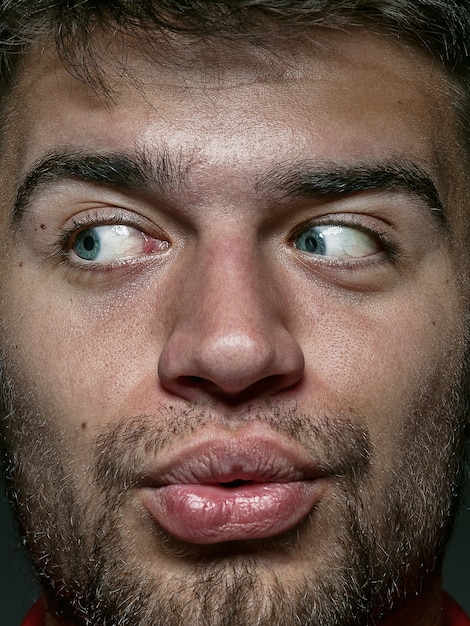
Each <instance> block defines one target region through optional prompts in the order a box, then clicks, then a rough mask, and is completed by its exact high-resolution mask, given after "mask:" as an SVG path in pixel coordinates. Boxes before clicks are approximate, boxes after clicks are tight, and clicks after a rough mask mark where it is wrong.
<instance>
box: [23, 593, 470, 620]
mask: <svg viewBox="0 0 470 626" xmlns="http://www.w3.org/2000/svg"><path fill="white" fill-rule="evenodd" d="M443 612H444V622H443V624H444V626H470V618H469V617H467V615H466V614H465V613H464V612H463V611H462V609H461V608H460V607H459V605H458V604H457V602H455V601H454V600H452V598H451V597H450V596H448V595H447V594H444V600H443ZM22 626H44V611H43V606H42V602H41V600H38V602H36V604H35V605H34V606H33V608H32V609H31V611H30V612H29V613H28V615H27V616H26V619H25V620H24V622H23V624H22Z"/></svg>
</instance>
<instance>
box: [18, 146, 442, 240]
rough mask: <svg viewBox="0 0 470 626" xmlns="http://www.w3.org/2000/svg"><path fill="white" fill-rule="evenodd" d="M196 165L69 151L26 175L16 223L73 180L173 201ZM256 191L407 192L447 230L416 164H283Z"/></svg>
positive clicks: (136, 154)
mask: <svg viewBox="0 0 470 626" xmlns="http://www.w3.org/2000/svg"><path fill="white" fill-rule="evenodd" d="M189 168H190V163H186V165H183V158H182V156H181V155H179V156H178V157H176V158H174V157H171V156H170V155H169V153H168V151H166V150H163V151H162V152H161V153H160V154H159V155H158V156H154V155H149V154H147V153H146V152H145V151H144V150H136V151H133V152H132V153H121V152H101V153H88V152H80V151H69V150H67V149H65V150H61V151H54V152H51V153H48V154H46V155H45V156H44V157H43V158H41V159H40V160H38V161H37V162H36V163H34V164H33V166H32V167H31V168H30V169H29V170H28V171H27V172H26V174H25V175H24V176H23V178H22V179H21V181H20V184H19V186H18V190H17V194H16V198H15V201H14V203H13V209H12V219H13V222H14V223H18V222H20V221H21V219H22V217H23V214H24V213H25V212H26V211H27V209H28V206H29V204H30V201H31V198H32V196H33V195H34V194H35V193H36V192H38V191H41V190H42V189H44V188H47V187H49V186H52V185H54V184H55V183H58V182H61V181H67V180H77V181H83V182H88V183H95V184H100V185H105V186H109V187H113V188H117V189H122V190H124V191H131V192H132V191H134V192H135V191H138V192H144V193H145V192H147V193H154V194H155V193H157V194H158V195H159V196H160V197H162V198H166V197H169V196H171V193H172V192H173V193H174V191H175V189H178V188H181V187H182V186H183V185H184V184H185V182H186V180H187V178H188V171H189ZM255 189H256V191H257V192H258V193H259V194H262V195H263V196H267V197H273V196H275V197H276V196H277V197H278V198H280V199H292V198H295V199H299V198H307V199H309V198H310V199H313V200H322V199H323V200H330V199H336V198H341V197H345V196H350V195H353V194H355V193H360V192H365V191H401V192H405V193H407V194H411V195H413V196H415V197H419V198H420V199H421V200H423V201H424V202H425V204H426V205H427V207H428V208H429V212H430V215H431V216H432V217H433V218H434V219H435V220H436V221H437V222H438V224H439V225H440V226H441V227H444V228H447V226H448V224H447V215H446V211H445V209H444V205H443V203H442V201H441V199H440V196H439V193H438V191H437V187H436V184H435V183H434V181H433V179H432V177H431V176H430V175H429V174H428V173H427V172H426V171H425V170H424V169H423V168H422V167H420V166H418V165H416V164H414V163H403V162H395V161H390V162H387V163H381V164H368V163H364V164H353V165H348V164H346V165H345V164H338V163H337V162H320V163H319V162H312V161H301V162H297V163H294V164H289V165H283V164H280V165H278V166H276V167H274V168H272V169H271V170H270V171H268V172H267V173H265V174H263V175H261V176H258V177H257V178H256V183H255Z"/></svg>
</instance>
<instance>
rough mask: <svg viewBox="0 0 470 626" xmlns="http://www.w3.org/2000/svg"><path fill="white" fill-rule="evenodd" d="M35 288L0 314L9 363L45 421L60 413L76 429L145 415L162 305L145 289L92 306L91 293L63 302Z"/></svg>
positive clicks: (154, 371) (150, 400)
mask: <svg viewBox="0 0 470 626" xmlns="http://www.w3.org/2000/svg"><path fill="white" fill-rule="evenodd" d="M17 278H18V277H17ZM34 284H35V281H31V282H30V283H29V286H28V288H24V289H21V290H19V291H18V290H17V291H16V293H15V298H13V299H12V300H11V301H14V307H12V308H11V309H9V308H8V307H7V306H6V304H5V303H4V304H5V306H4V307H3V309H2V314H3V317H2V320H3V324H2V325H3V329H2V341H3V345H4V346H6V348H5V351H6V363H7V364H8V371H9V373H10V372H11V376H12V378H13V380H14V381H15V382H16V384H17V386H18V387H19V388H20V389H24V390H27V391H28V394H29V395H31V394H33V396H34V401H35V402H36V403H37V406H39V407H40V408H41V409H42V410H43V411H44V413H45V415H46V416H48V415H60V416H61V423H62V424H63V425H64V426H66V425H68V426H73V427H74V428H75V427H77V428H80V427H81V424H84V423H86V424H87V425H89V426H92V425H93V424H96V425H99V424H104V423H106V422H108V421H110V420H113V419H118V418H120V417H123V416H127V415H129V414H131V413H132V414H140V413H144V412H148V410H149V406H150V407H151V406H152V403H153V406H154V405H155V397H151V398H150V397H149V396H150V395H152V394H155V392H156V390H157V386H158V378H157V366H158V354H159V346H160V345H161V343H162V341H163V338H162V337H163V330H162V329H163V327H164V324H163V323H162V324H161V325H160V324H157V323H156V321H155V319H156V315H155V311H156V310H157V311H158V310H159V309H161V308H162V307H161V304H159V303H158V302H157V301H156V299H155V298H154V299H153V300H152V301H150V299H149V298H146V294H145V293H144V291H142V292H137V291H134V292H133V293H132V294H114V296H115V297H113V298H112V299H105V298H104V297H101V298H96V299H95V301H94V302H93V303H92V302H90V301H89V300H91V299H90V298H89V296H88V294H87V295H86V297H84V298H83V299H81V298H80V297H77V295H76V294H74V295H73V296H72V297H64V294H63V293H61V294H60V295H59V294H58V293H57V290H54V289H53V288H52V287H53V285H51V289H48V288H47V285H44V284H41V283H39V285H40V286H37V287H35V286H34ZM47 294H50V297H49V298H48V297H45V296H47ZM18 311H21V315H18ZM64 430H65V429H64Z"/></svg>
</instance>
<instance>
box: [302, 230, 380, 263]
mask: <svg viewBox="0 0 470 626" xmlns="http://www.w3.org/2000/svg"><path fill="white" fill-rule="evenodd" d="M293 245H294V247H295V248H296V249H297V250H301V251H302V252H307V253H309V254H312V255H316V256H319V257H326V258H330V259H336V260H354V259H363V258H365V257H369V256H373V255H375V254H378V253H380V252H381V251H383V249H384V245H383V243H382V241H381V238H380V236H379V235H378V234H375V233H373V232H371V231H369V230H368V229H367V230H366V229H363V228H360V227H358V226H351V225H346V224H319V225H311V224H309V225H307V226H306V227H304V228H303V229H302V230H300V231H298V232H297V233H296V235H295V237H294V239H293Z"/></svg>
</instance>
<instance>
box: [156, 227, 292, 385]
mask: <svg viewBox="0 0 470 626" xmlns="http://www.w3.org/2000/svg"><path fill="white" fill-rule="evenodd" d="M179 292H180V299H179V304H178V315H177V316H176V318H175V322H174V326H173V330H172V333H171V335H170V337H169V338H168V341H167V343H166V345H165V347H164V349H163V352H162V354H161V357H160V363H159V375H160V379H161V380H162V382H163V384H164V385H166V386H167V387H170V388H171V389H172V390H177V391H178V393H180V394H183V395H186V396H187V394H186V390H185V389H184V387H185V383H187V382H188V381H192V382H193V383H194V381H195V380H197V381H199V382H198V384H199V387H201V385H205V386H206V390H207V384H209V385H210V386H211V388H212V389H214V388H216V389H217V390H219V391H220V392H222V393H225V394H232V395H233V394H238V393H240V392H242V391H244V390H246V389H247V388H248V387H251V386H253V385H254V384H255V383H258V382H260V381H266V380H267V379H268V378H269V379H272V380H274V379H276V380H277V381H281V379H282V381H283V382H282V385H284V384H292V383H291V382H288V381H291V380H293V378H295V377H297V376H298V375H299V372H300V371H301V370H302V368H303V356H302V355H301V352H300V348H299V347H298V346H297V344H296V343H295V341H294V339H293V338H292V337H291V336H290V335H289V333H288V331H287V330H286V329H285V328H284V327H283V325H282V322H281V319H280V317H279V309H278V306H277V303H276V297H275V293H276V288H275V282H274V277H273V273H272V268H271V267H270V263H269V262H267V261H266V260H265V258H264V254H263V252H262V250H261V247H260V245H259V242H258V241H257V240H256V235H255V234H253V233H252V234H249V233H245V232H244V231H242V229H237V228H234V229H233V230H227V231H226V232H225V233H221V232H218V233H217V235H216V236H213V237H211V236H209V235H206V236H205V237H204V238H203V239H201V241H200V242H199V243H198V245H197V246H196V248H195V252H194V254H193V258H192V263H191V268H190V271H189V272H187V273H186V275H185V278H184V280H183V281H182V283H181V285H180V289H179ZM200 381H203V382H200Z"/></svg>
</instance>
